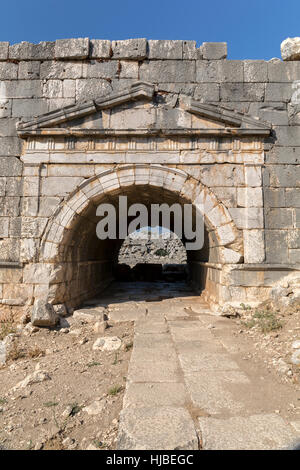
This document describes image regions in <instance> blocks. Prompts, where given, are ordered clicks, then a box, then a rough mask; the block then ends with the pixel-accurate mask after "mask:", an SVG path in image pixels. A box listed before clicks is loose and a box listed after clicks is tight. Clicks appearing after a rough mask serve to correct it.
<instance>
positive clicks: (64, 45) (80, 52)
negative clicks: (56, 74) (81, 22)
mask: <svg viewBox="0 0 300 470" xmlns="http://www.w3.org/2000/svg"><path fill="white" fill-rule="evenodd" d="M89 43H90V40H89V38H75V39H74V38H73V39H57V41H55V59H86V58H87V57H88V56H89Z"/></svg>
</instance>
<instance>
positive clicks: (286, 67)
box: [268, 60, 300, 83]
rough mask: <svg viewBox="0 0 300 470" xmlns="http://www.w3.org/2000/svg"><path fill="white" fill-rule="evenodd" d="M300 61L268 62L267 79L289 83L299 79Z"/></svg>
mask: <svg viewBox="0 0 300 470" xmlns="http://www.w3.org/2000/svg"><path fill="white" fill-rule="evenodd" d="M299 76H300V63H299V62H281V60H278V61H276V62H269V63H268V79H269V82H274V83H283V82H287V83H291V82H293V81H294V80H299Z"/></svg>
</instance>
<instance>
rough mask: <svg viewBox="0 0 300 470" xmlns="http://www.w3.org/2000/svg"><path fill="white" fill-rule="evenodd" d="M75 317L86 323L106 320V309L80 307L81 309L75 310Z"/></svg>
mask: <svg viewBox="0 0 300 470" xmlns="http://www.w3.org/2000/svg"><path fill="white" fill-rule="evenodd" d="M73 318H76V319H77V320H80V321H82V322H84V323H91V322H95V321H104V320H105V314H104V309H100V308H99V309H97V310H96V309H90V308H88V309H85V308H83V309H80V310H75V312H74V313H73Z"/></svg>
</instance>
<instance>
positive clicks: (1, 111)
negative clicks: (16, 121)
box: [0, 98, 12, 118]
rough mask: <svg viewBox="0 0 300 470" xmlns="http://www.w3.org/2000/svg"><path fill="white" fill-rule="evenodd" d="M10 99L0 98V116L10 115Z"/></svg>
mask: <svg viewBox="0 0 300 470" xmlns="http://www.w3.org/2000/svg"><path fill="white" fill-rule="evenodd" d="M11 108H12V100H11V99H7V98H0V118H6V117H11Z"/></svg>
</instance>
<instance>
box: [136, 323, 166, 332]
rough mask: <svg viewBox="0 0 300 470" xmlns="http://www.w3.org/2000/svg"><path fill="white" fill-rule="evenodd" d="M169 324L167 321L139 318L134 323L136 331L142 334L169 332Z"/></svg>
mask: <svg viewBox="0 0 300 470" xmlns="http://www.w3.org/2000/svg"><path fill="white" fill-rule="evenodd" d="M168 330H169V327H168V324H167V323H166V322H165V321H152V320H147V321H143V320H137V321H136V322H135V325H134V331H135V332H136V333H141V334H153V333H167V332H168Z"/></svg>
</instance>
